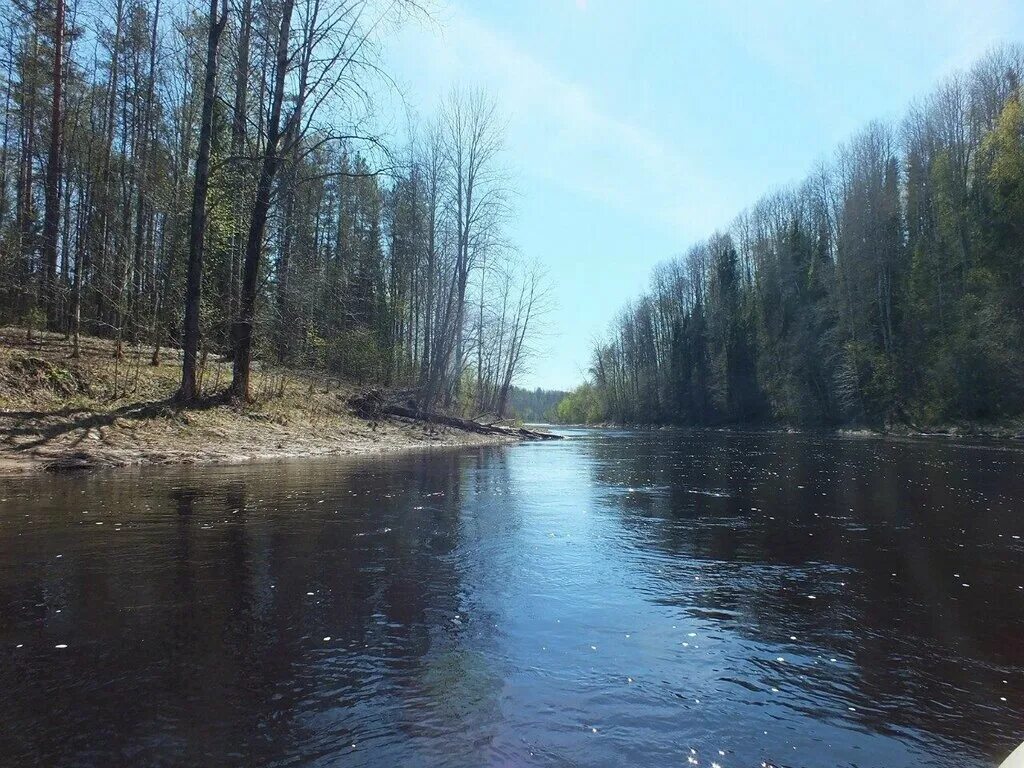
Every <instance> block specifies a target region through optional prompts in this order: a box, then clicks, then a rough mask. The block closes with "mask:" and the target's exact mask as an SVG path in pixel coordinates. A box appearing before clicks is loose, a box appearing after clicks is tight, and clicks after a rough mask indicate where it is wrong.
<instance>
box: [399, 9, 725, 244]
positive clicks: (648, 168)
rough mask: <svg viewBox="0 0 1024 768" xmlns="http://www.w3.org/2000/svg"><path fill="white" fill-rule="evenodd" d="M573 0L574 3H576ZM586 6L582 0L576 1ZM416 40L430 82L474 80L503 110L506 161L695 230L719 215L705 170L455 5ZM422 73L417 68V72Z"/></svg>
mask: <svg viewBox="0 0 1024 768" xmlns="http://www.w3.org/2000/svg"><path fill="white" fill-rule="evenodd" d="M578 4H579V3H578ZM583 5H585V3H584V4H583ZM443 23H444V28H443V31H442V32H441V33H440V34H429V35H423V36H421V37H420V39H419V40H418V43H417V44H418V45H419V46H421V50H420V51H419V52H418V57H419V59H420V60H421V61H422V62H424V63H425V66H429V67H431V68H432V69H433V70H434V72H433V79H434V80H435V81H436V82H437V83H438V84H439V83H451V82H463V83H465V82H466V77H467V74H466V73H472V75H471V76H472V78H473V81H472V82H470V83H466V84H470V85H475V84H480V85H483V86H484V87H485V88H487V89H488V90H490V91H492V92H493V93H494V95H495V96H496V98H497V99H498V102H499V104H500V108H501V110H502V111H503V112H504V113H505V114H506V115H507V116H508V118H509V144H510V149H511V150H513V152H511V153H510V154H512V155H513V156H514V161H515V165H516V166H518V167H519V168H520V170H521V171H522V172H523V173H526V174H532V175H534V176H537V177H540V178H543V179H545V180H547V181H549V182H552V183H555V184H558V185H559V186H561V187H562V188H563V189H565V190H566V191H567V192H571V193H573V194H579V195H584V196H586V197H587V198H588V199H591V200H593V201H596V202H599V203H602V204H604V205H608V206H612V207H613V208H615V209H617V210H619V211H622V212H626V213H629V214H633V215H637V216H642V217H645V218H646V219H647V220H653V221H656V222H657V223H658V224H659V225H662V226H665V225H667V226H669V227H672V228H673V230H674V231H676V232H677V234H679V235H680V236H681V237H682V236H690V237H692V236H694V234H695V233H699V232H700V231H702V229H704V228H706V227H707V218H708V216H709V215H720V214H721V210H720V209H719V208H718V207H717V206H716V205H715V203H714V195H713V194H709V192H711V190H712V188H713V186H714V183H713V180H712V177H711V175H710V174H708V173H706V172H705V171H704V169H701V168H700V167H699V166H698V165H697V164H696V163H695V162H694V161H693V160H692V159H691V158H688V157H687V156H685V155H684V154H683V153H681V152H679V151H678V150H676V149H675V148H674V147H673V146H672V144H671V142H670V141H669V140H667V139H666V138H664V137H662V136H658V135H656V134H655V133H654V132H652V131H650V130H649V129H648V128H646V127H645V126H644V125H642V124H640V123H638V122H634V121H631V120H629V119H626V118H623V117H620V116H617V115H615V114H613V113H612V111H611V110H610V109H609V107H608V105H606V104H604V103H602V102H601V99H600V96H599V95H598V94H595V93H594V92H593V91H592V90H590V89H589V88H588V87H586V86H585V85H584V84H581V83H579V82H574V81H573V80H571V79H569V78H567V77H565V76H564V75H562V74H561V73H559V72H556V71H554V70H553V69H551V68H550V67H549V66H547V65H546V64H545V63H544V62H543V61H541V60H539V59H538V58H537V57H536V56H535V55H533V54H532V53H531V52H529V51H527V50H524V49H523V48H522V47H520V46H519V45H517V44H516V43H515V42H513V41H511V40H510V39H508V38H507V37H505V36H503V35H501V34H499V33H498V32H497V31H495V30H494V29H492V28H491V27H489V26H488V25H486V24H485V23H483V22H481V21H480V20H478V19H477V18H475V17H473V16H472V15H470V14H469V13H467V12H465V11H464V10H461V9H459V8H454V7H453V8H449V10H448V11H447V12H446V14H445V18H444V21H443ZM422 74H424V73H421V75H422Z"/></svg>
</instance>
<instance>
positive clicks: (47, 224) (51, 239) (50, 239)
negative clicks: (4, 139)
mask: <svg viewBox="0 0 1024 768" xmlns="http://www.w3.org/2000/svg"><path fill="white" fill-rule="evenodd" d="M63 62H64V0H56V4H55V8H54V20H53V104H52V107H51V109H50V151H49V155H48V157H47V159H46V192H45V199H46V212H45V214H44V218H43V261H44V262H45V270H46V271H45V274H44V276H43V281H44V284H45V286H46V290H45V292H44V293H45V297H44V301H45V302H46V311H47V317H48V320H49V324H50V327H51V328H53V329H55V328H56V327H57V325H58V318H57V308H58V301H57V298H58V297H57V233H58V231H59V229H60V160H61V120H62V117H61V98H62V91H63V85H64V63H63Z"/></svg>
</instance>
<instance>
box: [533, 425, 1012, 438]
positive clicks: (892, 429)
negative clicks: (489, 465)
mask: <svg viewBox="0 0 1024 768" xmlns="http://www.w3.org/2000/svg"><path fill="white" fill-rule="evenodd" d="M541 426H551V427H555V428H557V429H595V430H596V429H635V430H646V431H657V430H686V429H699V430H711V431H716V432H754V433H758V432H761V433H789V434H830V435H837V436H839V437H883V438H884V437H920V438H931V437H934V438H944V439H951V440H973V439H988V440H1008V441H1024V423H1021V422H1016V421H1015V422H1007V423H1005V424H986V423H978V422H969V423H965V424H947V425H940V426H934V427H924V426H914V425H911V424H893V425H889V426H886V427H866V426H855V425H849V426H841V427H835V426H833V427H828V426H818V427H814V426H808V427H794V426H787V425H785V424H717V425H704V426H687V425H680V424H613V423H601V424H551V425H541Z"/></svg>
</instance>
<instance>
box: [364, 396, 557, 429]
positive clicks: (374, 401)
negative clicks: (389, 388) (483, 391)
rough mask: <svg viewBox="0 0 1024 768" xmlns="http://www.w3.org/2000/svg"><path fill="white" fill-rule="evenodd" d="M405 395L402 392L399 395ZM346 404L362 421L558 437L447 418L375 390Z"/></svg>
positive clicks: (412, 401) (447, 416)
mask: <svg viewBox="0 0 1024 768" xmlns="http://www.w3.org/2000/svg"><path fill="white" fill-rule="evenodd" d="M402 394H406V393H402ZM349 405H351V406H352V408H353V409H354V410H355V411H356V412H357V413H359V414H360V415H361V416H363V417H364V418H370V419H375V418H380V417H382V416H398V417H401V418H405V419H412V420H413V421H422V422H426V423H428V424H440V425H442V426H446V427H453V428H454V429H461V430H463V431H465V432H475V433H477V434H481V435H504V436H506V437H514V438H518V439H520V440H559V439H561V436H560V435H553V434H551V433H550V432H538V431H537V430H533V429H526V428H525V427H504V426H501V425H500V423H498V422H495V423H493V424H481V423H480V422H478V421H473V420H472V419H463V418H460V417H458V416H449V415H448V414H444V413H436V412H433V411H422V410H420V409H419V408H417V407H416V403H415V400H412V399H409V400H407V402H406V404H405V405H401V404H398V403H393V402H389V400H388V398H387V396H386V394H385V393H384V392H382V391H381V390H379V389H374V390H370V391H369V392H365V393H363V394H360V395H355V396H353V397H351V398H349Z"/></svg>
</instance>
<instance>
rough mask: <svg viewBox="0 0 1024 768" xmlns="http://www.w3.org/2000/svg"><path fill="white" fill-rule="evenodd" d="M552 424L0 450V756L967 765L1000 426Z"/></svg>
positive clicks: (987, 706)
mask: <svg viewBox="0 0 1024 768" xmlns="http://www.w3.org/2000/svg"><path fill="white" fill-rule="evenodd" d="M566 435H567V437H568V439H566V440H564V441H561V442H558V443H546V444H526V445H518V446H505V447H495V448H486V449H473V450H463V451H448V452H445V451H439V452H432V453H418V454H405V455H402V456H397V457H390V458H362V459H336V460H335V459H331V460H305V461H294V462H285V463H268V464H254V465H247V466H232V467H216V468H209V467H207V468H176V469H144V470H130V471H118V472H108V473H97V474H91V475H83V476H60V477H57V476H52V477H42V478H9V479H6V480H3V481H0V706H2V708H0V764H3V765H19V766H25V765H44V766H76V765H84V766H116V765H131V766H148V765H180V766H207V765H208V766H232V765H238V766H243V765H244V766H251V765H274V766H299V765H302V766H307V765H309V766H336V765H337V766H378V765H380V766H529V765H538V766H572V765H580V766H621V765H630V766H677V765H684V766H685V765H693V764H696V765H701V766H712V765H714V764H718V765H720V766H722V767H723V768H730V767H731V766H760V765H763V764H769V765H776V766H815V767H817V766H825V767H829V768H831V767H832V766H858V767H859V768H864V767H866V766H884V767H885V768H898V767H900V766H957V767H958V768H959V767H960V766H974V765H978V766H983V765H993V764H995V763H997V762H998V759H1001V757H1003V756H1005V754H1007V753H1008V752H1010V751H1011V750H1012V749H1013V747H1014V746H1016V744H1017V743H1019V741H1020V740H1021V739H1024V540H1022V539H1021V536H1024V450H1022V447H1021V446H1019V445H1017V446H1013V445H1002V446H1000V445H974V446H967V445H961V444H955V443H949V442H943V441H928V440H919V441H913V440H901V441H897V440H888V441H886V440H875V439H862V438H837V437H831V436H829V437H825V436H812V435H783V434H726V433H717V432H698V431H695V432H626V431H571V430H570V431H567V432H566Z"/></svg>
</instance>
